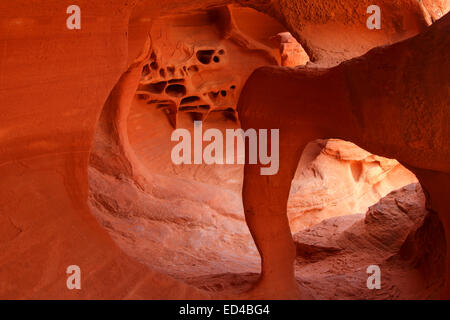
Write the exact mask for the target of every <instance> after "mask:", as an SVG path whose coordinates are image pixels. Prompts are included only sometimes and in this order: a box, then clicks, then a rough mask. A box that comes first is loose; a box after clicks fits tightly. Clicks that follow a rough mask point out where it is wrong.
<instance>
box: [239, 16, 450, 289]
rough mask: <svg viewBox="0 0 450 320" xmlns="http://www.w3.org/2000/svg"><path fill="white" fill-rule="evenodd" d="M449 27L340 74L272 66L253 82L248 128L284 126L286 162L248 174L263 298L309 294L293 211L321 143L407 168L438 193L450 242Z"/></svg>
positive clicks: (378, 52) (342, 68) (244, 120)
mask: <svg viewBox="0 0 450 320" xmlns="http://www.w3.org/2000/svg"><path fill="white" fill-rule="evenodd" d="M449 28H450V15H448V14H447V15H446V16H445V17H443V18H442V19H440V20H439V21H437V22H436V23H435V24H434V25H432V26H431V27H429V28H428V29H427V30H426V31H425V32H423V33H421V34H420V35H418V36H416V37H414V38H411V39H409V40H406V41H403V42H400V43H398V44H395V45H392V46H388V47H383V48H377V49H374V50H371V51H370V52H369V53H367V54H366V55H364V56H362V57H360V58H357V59H353V60H350V61H347V62H345V63H343V64H341V65H339V66H338V67H335V68H332V69H310V68H297V69H289V68H280V67H277V68H274V67H270V68H269V67H265V68H261V69H258V70H257V71H255V72H254V73H253V74H252V76H251V77H250V79H249V80H248V82H247V84H246V87H245V88H244V90H243V93H242V94H241V97H240V100H239V106H238V112H239V117H240V119H241V124H242V126H243V128H244V129H247V128H280V159H281V160H280V170H279V172H278V173H277V174H276V175H274V176H270V177H265V176H261V175H260V174H259V169H260V166H261V165H249V164H248V165H246V167H245V172H244V185H243V201H244V210H245V213H246V220H247V223H248V225H249V228H250V230H251V232H252V235H253V237H254V239H255V242H256V244H257V247H258V248H259V250H260V253H261V255H262V262H263V263H262V277H261V281H260V282H259V284H258V286H257V287H256V288H255V292H257V294H261V292H264V291H266V290H267V287H268V286H270V287H277V288H278V290H280V291H284V292H285V293H286V296H289V295H292V296H293V297H298V296H299V292H298V287H297V286H296V284H295V283H294V281H293V280H294V268H293V261H294V258H295V257H294V252H295V248H294V244H293V241H292V238H291V234H290V230H289V224H288V220H287V217H286V210H287V208H286V207H287V201H288V197H289V190H290V185H291V180H292V178H293V177H294V174H295V170H296V167H297V164H298V161H299V159H300V155H301V153H302V151H303V149H304V148H305V146H306V145H307V143H308V142H309V141H312V140H315V139H317V138H324V137H326V138H329V137H338V138H342V139H345V140H349V141H353V142H355V143H357V144H358V145H360V146H362V147H363V148H365V149H366V150H368V151H370V152H373V153H375V154H378V155H382V156H387V157H390V158H396V159H398V160H399V161H400V162H401V163H404V164H407V166H408V168H410V170H412V172H413V173H415V174H416V175H417V176H418V179H419V181H420V182H421V183H423V184H424V188H425V190H426V192H427V193H429V195H430V196H429V201H430V207H431V208H432V209H433V210H435V211H436V212H438V214H439V216H440V219H441V220H442V221H443V225H444V229H445V230H446V235H447V243H448V242H449V239H450V238H449V236H448V235H449V232H448V230H450V229H449V228H450V226H449V223H450V218H449V217H450V216H449V215H448V206H447V205H445V204H446V203H447V200H446V197H445V196H442V193H443V191H441V190H449V189H448V188H449V181H448V172H449V171H450V168H449V165H448V157H449V156H450V149H449V145H448V143H447V141H448V138H449V126H448V122H449V121H448V117H449V114H450V113H449V112H448V105H449V104H450V92H449V91H448V88H449V87H450V83H449V81H450V78H449V77H448V74H449V72H450V60H449V59H448V57H447V55H448V52H449V50H450V42H449V41H450V38H449V37H447V36H446V35H447V34H448V32H449ZM425 47H426V48H427V49H426V50H425V49H424V48H425ZM429 48H435V49H434V50H432V51H430V50H429ZM400 75H405V77H406V78H407V80H406V81H405V78H404V77H400ZM431 78H433V79H436V82H433V84H432V85H431V84H426V83H424V82H423V79H431ZM388 79H389V80H388ZM269 88H270V89H269ZM324 88H326V90H324ZM271 92H277V94H276V95H273V94H272V93H271ZM299 92H301V93H302V94H298V93H299ZM411 92H414V96H413V97H411ZM424 101H426V104H424ZM275 105H276V106H279V108H277V109H275V108H274V106H275ZM324 115H326V116H325V117H324ZM400 119H401V121H400ZM423 119H427V126H424V125H423ZM438 124H442V125H438ZM261 217H264V219H262V218H261ZM262 221H264V223H263V222H262ZM268 226H270V227H268ZM275 239H276V240H275ZM447 247H449V246H447ZM447 256H450V255H449V254H447ZM446 265H447V280H446V285H445V286H444V288H443V290H442V296H443V297H449V295H450V293H449V290H450V280H449V279H448V274H449V273H448V270H449V269H448V268H450V260H448V258H447V263H446Z"/></svg>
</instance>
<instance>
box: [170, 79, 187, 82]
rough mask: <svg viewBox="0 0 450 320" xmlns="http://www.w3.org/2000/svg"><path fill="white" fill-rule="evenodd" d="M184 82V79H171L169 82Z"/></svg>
mask: <svg viewBox="0 0 450 320" xmlns="http://www.w3.org/2000/svg"><path fill="white" fill-rule="evenodd" d="M182 82H184V79H170V80H169V83H182Z"/></svg>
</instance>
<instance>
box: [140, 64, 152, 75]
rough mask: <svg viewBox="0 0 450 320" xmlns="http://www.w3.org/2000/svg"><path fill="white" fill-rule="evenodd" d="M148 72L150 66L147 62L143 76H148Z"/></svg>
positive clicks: (143, 69)
mask: <svg viewBox="0 0 450 320" xmlns="http://www.w3.org/2000/svg"><path fill="white" fill-rule="evenodd" d="M148 74H150V68H149V67H148V64H146V65H145V66H144V68H142V76H144V77H145V76H147V75H148Z"/></svg>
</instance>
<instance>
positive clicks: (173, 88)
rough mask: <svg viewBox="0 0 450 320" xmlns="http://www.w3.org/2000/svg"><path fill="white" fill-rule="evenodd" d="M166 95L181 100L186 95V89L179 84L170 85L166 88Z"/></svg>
mask: <svg viewBox="0 0 450 320" xmlns="http://www.w3.org/2000/svg"><path fill="white" fill-rule="evenodd" d="M166 93H167V94H168V95H169V96H172V97H178V98H181V97H183V96H185V95H186V87H185V86H183V85H181V84H171V85H169V86H168V87H167V88H166Z"/></svg>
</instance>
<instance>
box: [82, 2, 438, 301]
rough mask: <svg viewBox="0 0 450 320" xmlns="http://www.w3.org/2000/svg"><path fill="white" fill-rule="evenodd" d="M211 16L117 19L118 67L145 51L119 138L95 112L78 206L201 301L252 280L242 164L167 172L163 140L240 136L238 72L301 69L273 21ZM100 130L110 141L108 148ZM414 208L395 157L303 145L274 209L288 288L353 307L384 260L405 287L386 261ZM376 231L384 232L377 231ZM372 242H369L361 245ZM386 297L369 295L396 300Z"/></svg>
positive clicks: (344, 145)
mask: <svg viewBox="0 0 450 320" xmlns="http://www.w3.org/2000/svg"><path fill="white" fill-rule="evenodd" d="M215 10H216V9H213V11H214V12H211V11H201V12H195V13H183V14H179V15H171V16H168V17H160V18H155V19H147V18H145V14H146V13H145V12H139V11H138V10H137V11H136V12H135V15H134V16H132V17H131V18H130V26H129V55H130V58H129V60H130V62H131V61H132V59H133V58H134V56H136V55H137V53H138V52H139V51H140V50H141V48H142V42H143V39H144V35H146V34H147V33H149V34H150V35H151V41H152V44H151V45H152V50H153V51H152V54H151V56H150V57H149V59H148V61H146V62H145V63H144V65H143V67H142V69H141V70H139V71H140V74H139V78H138V82H137V83H136V85H137V90H136V91H135V92H133V99H132V100H131V103H130V104H129V105H128V106H127V111H126V112H123V113H124V114H126V115H125V116H123V115H122V114H121V115H120V116H122V117H123V118H120V121H118V123H119V125H118V126H117V127H118V130H119V132H115V131H114V130H115V129H114V128H110V125H111V124H110V123H107V120H108V119H113V121H117V120H118V118H117V117H118V116H117V114H116V113H114V112H110V113H109V112H105V111H104V117H105V119H103V120H105V122H102V119H101V120H100V122H99V127H100V129H99V130H98V132H97V133H96V143H94V149H93V150H92V154H91V163H90V168H89V181H90V206H91V209H92V211H93V213H94V215H95V216H96V217H97V219H98V220H99V221H100V223H101V224H102V225H103V226H104V227H105V228H107V230H108V231H109V233H110V235H111V237H112V238H113V239H114V240H115V241H116V243H117V244H118V246H119V247H120V248H121V249H122V250H123V251H124V252H125V253H127V254H128V255H129V256H131V257H132V258H134V259H136V260H138V261H140V262H142V263H143V264H145V265H147V266H149V267H151V268H153V269H155V270H157V271H159V272H161V273H165V274H168V275H170V276H172V277H175V278H177V279H181V280H182V281H184V282H186V283H188V284H191V285H193V286H196V287H199V288H201V289H203V290H206V291H209V292H213V293H214V292H228V291H232V292H236V291H238V292H243V291H245V290H246V289H248V288H249V287H250V286H251V285H252V284H253V283H254V282H255V281H256V280H257V278H258V274H259V272H260V256H259V253H258V250H257V248H256V246H255V244H254V242H253V239H252V237H251V234H250V232H249V230H248V227H247V225H246V223H245V216H244V208H243V204H242V182H243V168H244V167H243V165H239V164H226V165H205V164H199V165H195V164H193V165H175V164H173V163H172V160H171V157H170V155H171V150H172V148H173V146H174V143H173V142H171V139H170V136H171V133H172V132H173V130H174V129H176V128H184V129H187V130H190V131H192V123H193V121H195V120H197V121H198V120H201V121H203V126H204V128H205V130H207V129H210V128H212V129H218V130H220V131H221V132H222V133H224V134H225V130H226V129H237V128H240V125H239V114H238V113H237V111H236V106H237V102H238V98H239V95H240V92H241V90H242V88H243V86H244V84H245V82H246V80H247V78H248V77H249V76H250V74H251V73H252V72H253V71H254V70H255V69H257V68H258V67H261V66H266V65H278V66H291V67H293V66H301V65H305V64H306V63H307V62H308V61H309V58H308V56H307V54H306V52H305V51H304V50H303V48H302V47H301V45H300V44H298V43H297V42H293V41H292V38H289V46H290V47H288V46H287V45H286V43H281V42H280V41H281V40H282V39H284V37H286V36H285V34H286V32H287V30H286V29H285V28H284V27H283V26H282V25H281V24H279V23H278V22H276V21H275V20H274V19H272V18H270V17H268V16H266V15H264V14H262V13H259V12H257V11H255V10H253V9H249V8H241V7H234V6H230V7H226V8H221V10H227V12H228V13H229V15H230V16H232V17H233V18H234V20H233V23H231V22H230V21H227V20H225V21H222V20H220V23H218V21H215V19H218V18H217V17H218V15H217V12H216V11H215ZM225 16H226V15H225ZM219 17H222V16H221V15H219ZM220 19H225V18H220ZM149 21H151V23H150V22H149ZM224 25H226V26H227V27H230V26H232V27H233V28H237V30H238V31H239V35H240V36H241V37H242V36H243V35H245V36H246V37H247V39H248V42H250V43H252V46H251V47H249V46H245V45H244V46H243V45H242V41H239V40H240V39H233V38H224V36H223V34H224V30H222V29H221V28H223V26H224ZM262 26H264V28H263V27H262ZM279 34H283V36H278V37H277V35H279ZM193 35H195V36H193ZM287 47H288V49H289V50H287V49H286V48H287ZM292 47H294V49H292ZM128 94H129V93H128ZM115 107H116V108H117V106H115ZM121 112H122V111H121ZM118 113H120V112H118ZM102 117H103V115H102ZM108 117H110V118H108ZM111 117H112V118H111ZM191 133H192V132H191ZM114 134H116V135H118V136H119V140H120V141H125V142H124V143H123V144H124V145H120V144H119V145H118V146H116V145H114V144H111V143H109V142H108V141H109V139H111V137H110V136H111V135H114ZM233 148H234V146H233ZM105 150H107V151H105ZM105 153H108V156H104V154H105ZM236 153H237V152H236V151H235V154H236ZM224 162H225V161H224ZM405 199H406V200H405ZM424 203H425V198H424V195H423V192H422V190H421V187H420V185H419V184H418V183H417V179H416V177H415V176H414V174H412V173H411V172H410V171H409V170H407V169H406V168H405V167H403V166H402V165H401V164H400V163H398V162H397V161H396V160H393V159H387V158H382V157H379V156H376V155H373V154H370V153H369V152H367V151H365V150H363V149H361V148H359V147H358V146H357V145H355V144H353V143H351V142H347V141H343V140H338V139H331V138H330V139H322V140H316V141H311V142H310V143H309V144H308V145H307V147H306V148H305V150H304V151H303V153H302V156H301V159H300V162H299V164H298V168H297V171H296V174H295V177H294V179H293V180H292V183H291V189H290V196H289V201H288V204H287V214H288V219H289V225H290V229H291V232H292V236H293V239H294V242H295V245H296V262H295V266H296V267H295V268H296V276H297V281H298V282H299V283H300V284H301V285H302V286H303V287H304V288H307V290H309V292H310V294H311V295H312V296H313V297H320V298H332V297H330V296H329V292H327V290H329V288H330V285H329V283H330V282H331V283H332V287H333V288H338V287H342V286H347V287H348V288H349V289H348V290H347V292H345V293H343V294H342V296H343V297H358V298H367V297H371V295H366V296H364V295H361V293H360V291H361V288H360V282H361V281H362V280H361V279H363V278H364V277H366V269H365V268H364V266H366V265H367V264H376V263H380V264H381V263H384V265H386V266H387V269H388V270H389V271H388V276H389V275H390V274H393V275H394V274H396V273H395V272H403V273H401V275H402V276H403V278H402V279H401V280H400V281H403V282H407V281H408V280H404V278H407V279H411V278H412V277H413V276H414V275H412V273H411V272H409V271H408V272H404V271H402V270H401V267H404V265H402V264H401V263H403V262H401V263H399V264H398V265H396V264H395V263H394V262H393V261H394V260H395V259H399V258H398V256H401V255H407V254H408V253H407V251H408V246H411V244H410V242H411V239H410V237H412V236H411V234H413V235H415V233H414V232H415V231H416V229H417V230H418V229H420V227H421V226H422V225H423V224H424V220H425V217H426V210H425V211H424V207H425V204H424ZM390 223H394V225H395V226H396V227H397V228H391V229H390V230H386V225H388V224H390ZM433 223H434V222H433ZM405 226H407V227H405ZM372 238H376V239H381V240H380V241H379V242H373V241H372V242H371V243H370V244H369V243H368V242H370V239H372ZM368 239H369V240H368ZM386 239H387V240H386ZM389 241H390V242H389ZM408 241H410V242H408ZM383 250H384V251H383ZM393 250H394V251H393ZM395 250H396V251H395ZM380 252H382V253H380ZM362 257H363V258H362ZM392 257H393V258H392ZM389 259H391V260H389ZM385 261H388V262H385ZM389 268H390V269H389ZM389 272H390V273H389ZM352 281H353V282H352ZM419 282H420V281H419V280H417V279H414V281H412V283H411V284H408V285H405V284H404V283H402V285H404V286H405V287H408V288H413V287H414V286H416V285H418V284H417V283H419ZM436 285H438V284H435V283H433V286H436ZM399 286H400V285H399ZM389 290H390V289H388V290H387V291H385V292H383V293H382V294H381V295H383V294H384V295H387V296H390V295H392V294H398V293H396V292H394V293H393V292H392V290H394V291H395V288H394V289H392V290H391V291H389ZM411 290H412V289H411ZM430 290H431V289H430Z"/></svg>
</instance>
